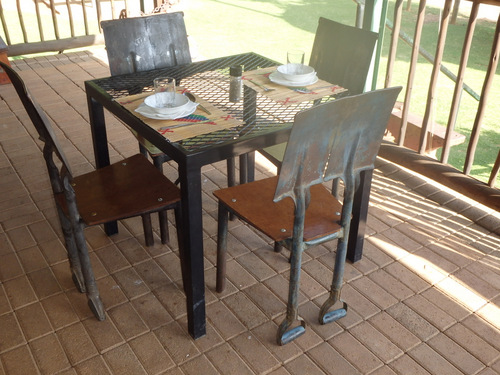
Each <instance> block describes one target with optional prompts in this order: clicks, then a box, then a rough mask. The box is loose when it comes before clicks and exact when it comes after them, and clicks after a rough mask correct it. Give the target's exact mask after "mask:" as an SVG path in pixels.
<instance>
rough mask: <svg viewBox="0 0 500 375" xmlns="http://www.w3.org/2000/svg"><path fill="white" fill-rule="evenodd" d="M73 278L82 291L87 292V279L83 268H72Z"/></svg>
mask: <svg viewBox="0 0 500 375" xmlns="http://www.w3.org/2000/svg"><path fill="white" fill-rule="evenodd" d="M71 278H72V279H73V283H74V284H75V286H76V288H77V289H78V291H79V292H80V293H86V292H87V288H86V286H85V280H84V278H83V274H82V270H81V269H72V270H71Z"/></svg>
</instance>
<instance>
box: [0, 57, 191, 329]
mask: <svg viewBox="0 0 500 375" xmlns="http://www.w3.org/2000/svg"><path fill="white" fill-rule="evenodd" d="M0 66H1V67H2V69H3V70H4V71H5V72H6V73H7V75H8V76H9V78H10V80H11V82H12V83H13V85H14V87H15V89H16V91H17V93H18V95H19V98H20V99H21V101H22V103H23V105H24V108H25V109H26V112H27V113H28V115H29V117H30V119H31V121H32V122H33V125H34V126H35V128H36V130H37V132H38V135H39V137H40V140H41V141H42V142H43V143H44V146H43V156H44V158H45V162H46V164H47V170H48V173H49V177H50V183H51V186H52V191H53V194H54V198H55V203H56V208H57V212H58V215H59V219H60V224H61V228H62V232H63V235H64V240H65V243H66V249H67V251H68V258H69V262H70V267H71V273H72V278H73V281H74V283H75V285H76V286H77V288H78V289H79V290H80V292H82V293H85V292H86V293H87V297H88V303H89V306H90V308H91V310H92V312H93V313H94V315H95V316H96V317H97V318H98V319H99V320H104V319H105V313H104V307H103V304H102V302H101V299H100V297H99V291H98V288H97V285H96V282H95V279H94V274H93V271H92V265H91V263H90V259H89V254H88V249H87V244H86V241H85V234H84V228H85V227H87V226H93V225H99V224H104V223H107V222H111V221H115V220H121V219H126V218H130V217H134V216H141V217H142V219H143V226H144V235H145V238H146V240H145V242H146V245H147V246H150V245H152V244H153V243H154V239H153V230H152V226H151V217H150V214H151V213H153V212H160V211H163V212H165V211H166V210H168V209H174V210H175V217H176V223H177V225H176V227H177V235H178V239H179V240H180V239H181V234H180V230H179V224H180V222H181V221H180V214H181V208H180V201H181V199H180V196H181V195H180V190H179V188H177V186H175V184H174V183H172V182H171V181H170V180H169V179H168V178H166V177H165V176H164V175H163V174H162V173H161V172H160V171H159V170H158V169H156V168H155V167H154V166H153V165H152V164H151V163H150V162H149V161H148V160H147V159H146V158H145V157H144V156H143V155H141V154H137V155H134V156H131V157H129V158H126V159H124V160H122V161H120V162H118V163H115V164H112V165H109V166H107V167H104V168H100V169H97V170H95V171H92V172H89V173H86V174H83V175H80V176H77V177H73V176H72V174H71V170H70V166H69V164H68V161H67V159H66V157H65V154H64V152H63V150H62V148H61V147H60V145H59V143H58V140H57V138H56V136H55V133H54V130H53V129H52V125H51V124H50V121H49V119H48V118H47V116H46V114H45V113H44V111H43V110H42V109H41V108H40V106H39V105H38V104H37V103H36V101H35V100H34V99H33V98H32V97H31V95H30V94H29V92H28V90H27V88H26V86H25V85H24V82H23V81H22V79H21V77H19V75H18V74H17V73H16V72H15V71H14V70H13V69H12V68H10V67H9V66H8V65H6V64H5V63H3V62H0ZM160 229H161V230H162V232H163V228H161V227H160ZM164 239H165V236H164V235H163V234H162V240H164ZM182 250H183V248H182V246H181V243H179V251H180V253H181V257H182Z"/></svg>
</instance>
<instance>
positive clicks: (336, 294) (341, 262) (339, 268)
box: [319, 238, 348, 324]
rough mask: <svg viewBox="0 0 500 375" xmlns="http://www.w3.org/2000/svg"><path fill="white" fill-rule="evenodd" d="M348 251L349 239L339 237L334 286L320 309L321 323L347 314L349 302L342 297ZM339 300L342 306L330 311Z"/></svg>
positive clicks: (332, 320)
mask: <svg viewBox="0 0 500 375" xmlns="http://www.w3.org/2000/svg"><path fill="white" fill-rule="evenodd" d="M346 253H347V240H346V239H344V238H341V239H339V242H338V246H337V255H336V257H335V258H336V259H335V267H334V271H333V280H332V288H331V290H330V295H329V296H328V299H327V300H326V301H325V302H324V303H323V306H321V309H320V311H319V322H320V324H327V323H331V322H334V321H335V320H338V319H340V318H343V317H344V316H346V315H347V308H348V307H347V303H345V302H344V301H343V300H342V299H341V298H340V292H341V289H342V280H343V278H344V266H345V259H346ZM337 302H342V307H340V308H338V309H335V310H332V311H330V312H328V310H329V309H330V308H331V307H333V306H334V305H335V304H336V303H337Z"/></svg>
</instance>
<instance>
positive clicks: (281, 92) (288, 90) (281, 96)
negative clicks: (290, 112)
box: [242, 67, 347, 105]
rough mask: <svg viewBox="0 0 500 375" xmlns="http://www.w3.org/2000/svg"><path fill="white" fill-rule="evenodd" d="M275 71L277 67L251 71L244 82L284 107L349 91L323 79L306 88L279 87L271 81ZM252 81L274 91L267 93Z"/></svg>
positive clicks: (244, 78) (243, 78) (243, 79)
mask: <svg viewBox="0 0 500 375" xmlns="http://www.w3.org/2000/svg"><path fill="white" fill-rule="evenodd" d="M274 71H276V67H271V68H263V69H257V70H250V71H248V72H245V73H244V74H243V76H242V81H243V83H244V84H245V85H246V86H248V87H251V88H252V89H253V90H255V91H257V92H258V93H259V94H262V95H266V96H267V97H269V98H271V99H273V100H274V101H276V102H278V103H280V104H282V105H293V104H298V103H302V102H306V101H311V100H316V99H320V98H322V97H323V96H327V95H336V94H340V93H341V92H344V91H347V89H345V88H343V87H340V86H338V85H334V84H332V83H329V82H327V81H323V80H322V79H318V81H317V82H316V83H314V84H312V85H307V86H304V87H289V86H283V85H279V84H277V83H274V82H272V81H271V80H270V79H269V75H270V74H271V73H273V72H274ZM250 81H253V82H256V83H259V84H261V85H263V86H265V87H267V88H269V89H273V90H272V91H265V90H264V89H263V88H262V87H259V86H257V85H255V84H253V83H252V82H250Z"/></svg>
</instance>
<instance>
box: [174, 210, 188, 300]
mask: <svg viewBox="0 0 500 375" xmlns="http://www.w3.org/2000/svg"><path fill="white" fill-rule="evenodd" d="M174 214H175V230H176V233H177V243H178V245H179V258H180V259H181V272H182V286H183V288H184V292H186V286H187V273H186V265H185V262H184V261H185V256H184V238H183V237H182V228H181V225H182V220H181V219H182V216H181V215H182V208H181V204H178V205H176V206H175V208H174Z"/></svg>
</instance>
